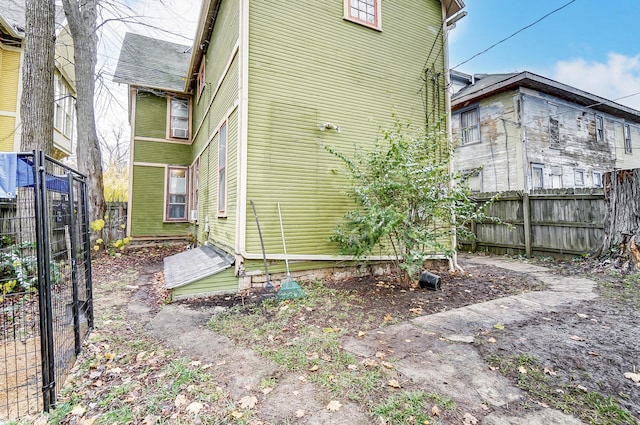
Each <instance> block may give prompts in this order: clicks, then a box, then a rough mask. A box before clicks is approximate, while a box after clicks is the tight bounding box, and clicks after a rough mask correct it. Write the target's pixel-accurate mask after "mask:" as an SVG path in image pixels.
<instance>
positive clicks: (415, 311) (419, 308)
mask: <svg viewBox="0 0 640 425" xmlns="http://www.w3.org/2000/svg"><path fill="white" fill-rule="evenodd" d="M409 311H410V312H412V313H413V314H422V307H417V308H410V309H409Z"/></svg>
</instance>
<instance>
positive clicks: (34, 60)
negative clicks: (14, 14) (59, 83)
mask: <svg viewBox="0 0 640 425" xmlns="http://www.w3.org/2000/svg"><path fill="white" fill-rule="evenodd" d="M25 24H26V28H25V36H24V64H23V67H22V99H21V103H20V117H21V121H22V139H21V141H20V149H21V150H22V151H24V152H27V151H31V150H33V149H39V150H43V151H44V152H45V153H46V154H48V155H51V154H52V153H53V111H54V109H53V105H54V98H53V96H54V95H53V73H54V69H55V40H56V37H55V8H54V2H53V0H27V1H26V3H25Z"/></svg>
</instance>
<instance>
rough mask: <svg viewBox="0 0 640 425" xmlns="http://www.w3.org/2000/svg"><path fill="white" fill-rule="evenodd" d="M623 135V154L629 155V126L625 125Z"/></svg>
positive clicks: (630, 149)
mask: <svg viewBox="0 0 640 425" xmlns="http://www.w3.org/2000/svg"><path fill="white" fill-rule="evenodd" d="M623 133H624V153H631V151H632V148H631V127H630V126H629V124H625V125H624V127H623Z"/></svg>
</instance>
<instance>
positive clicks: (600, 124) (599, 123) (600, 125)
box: [596, 115, 604, 143]
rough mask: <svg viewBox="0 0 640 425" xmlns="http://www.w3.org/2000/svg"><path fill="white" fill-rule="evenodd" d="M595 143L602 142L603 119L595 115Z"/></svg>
mask: <svg viewBox="0 0 640 425" xmlns="http://www.w3.org/2000/svg"><path fill="white" fill-rule="evenodd" d="M596 142H598V143H603V142H604V118H603V117H602V115H596Z"/></svg>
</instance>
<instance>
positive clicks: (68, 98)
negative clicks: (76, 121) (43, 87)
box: [53, 75, 75, 139]
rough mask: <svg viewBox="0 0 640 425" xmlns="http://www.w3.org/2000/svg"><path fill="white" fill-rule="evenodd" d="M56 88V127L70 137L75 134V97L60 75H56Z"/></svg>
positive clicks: (54, 117) (54, 121)
mask: <svg viewBox="0 0 640 425" xmlns="http://www.w3.org/2000/svg"><path fill="white" fill-rule="evenodd" d="M54 89H55V93H54V96H55V110H54V113H53V123H54V127H55V128H56V130H58V131H59V132H60V133H62V134H63V135H64V136H66V137H68V138H69V139H70V138H71V136H72V134H73V111H74V109H75V104H74V98H73V96H72V95H71V92H70V91H69V89H68V88H67V86H66V85H65V83H64V80H63V79H62V78H60V77H59V76H58V75H56V76H55V82H54Z"/></svg>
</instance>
